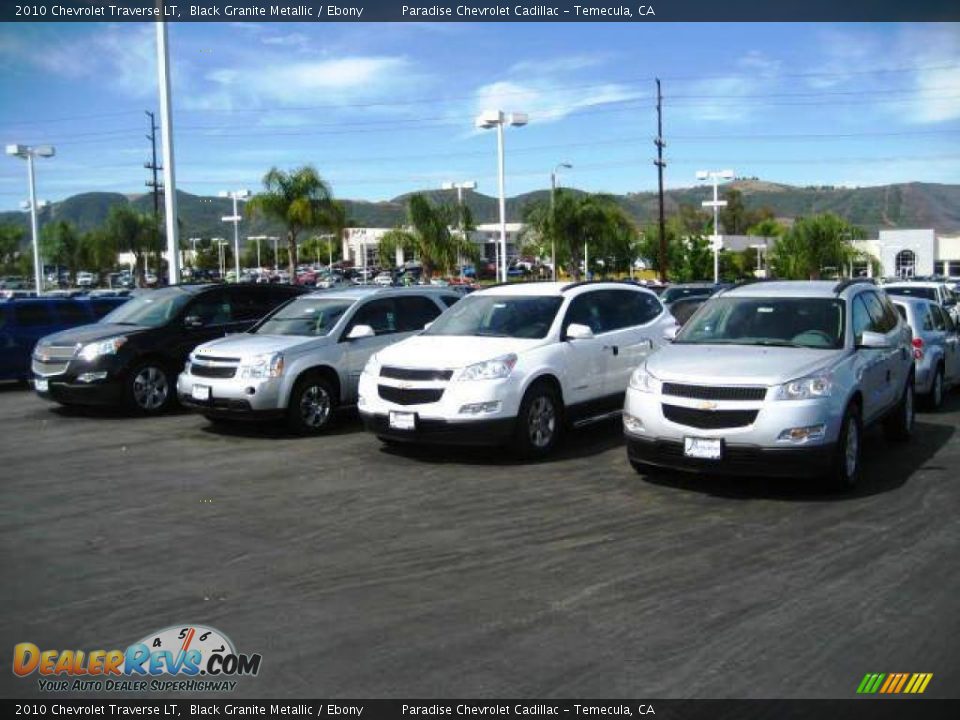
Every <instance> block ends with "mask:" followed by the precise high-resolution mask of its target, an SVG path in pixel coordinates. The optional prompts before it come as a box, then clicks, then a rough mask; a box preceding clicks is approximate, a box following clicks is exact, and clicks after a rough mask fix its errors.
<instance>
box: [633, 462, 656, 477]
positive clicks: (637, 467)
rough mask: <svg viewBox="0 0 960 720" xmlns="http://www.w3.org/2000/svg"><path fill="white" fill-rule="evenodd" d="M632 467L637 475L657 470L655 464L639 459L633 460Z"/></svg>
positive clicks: (648, 473)
mask: <svg viewBox="0 0 960 720" xmlns="http://www.w3.org/2000/svg"><path fill="white" fill-rule="evenodd" d="M630 467H632V468H633V470H634V472H636V473H637V475H650V474H652V473H653V472H654V470H655V468H654V466H653V465H647V464H646V463H642V462H638V461H637V460H631V461H630Z"/></svg>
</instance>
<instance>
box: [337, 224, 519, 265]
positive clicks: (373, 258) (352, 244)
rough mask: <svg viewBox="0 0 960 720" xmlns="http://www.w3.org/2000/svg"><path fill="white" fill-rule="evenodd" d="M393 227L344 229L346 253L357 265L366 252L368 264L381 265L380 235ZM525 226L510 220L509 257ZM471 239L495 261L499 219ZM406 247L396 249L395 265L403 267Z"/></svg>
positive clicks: (482, 251) (362, 263) (488, 258)
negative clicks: (404, 248)
mask: <svg viewBox="0 0 960 720" xmlns="http://www.w3.org/2000/svg"><path fill="white" fill-rule="evenodd" d="M392 229H393V228H346V229H345V230H344V231H343V257H344V259H345V260H349V261H351V262H353V264H354V265H355V266H357V267H362V266H363V265H364V262H363V255H364V253H365V254H366V256H367V258H366V265H368V266H376V265H380V239H381V238H382V237H383V236H384V235H385V234H387V233H388V232H390V230H392ZM522 230H523V223H507V257H508V258H512V257H516V255H517V248H518V247H519V235H520V233H521V231H522ZM470 240H472V241H473V242H474V243H475V244H476V245H477V246H478V249H479V251H480V257H482V258H484V259H486V260H488V261H490V262H495V261H496V259H497V258H498V257H499V252H500V223H484V224H482V225H477V229H476V230H474V231H473V232H471V233H470ZM414 259H415V258H412V257H411V258H408V257H405V256H404V253H403V250H397V253H396V257H395V258H394V260H395V263H396V266H397V267H400V266H401V265H403V264H404V263H405V262H406V261H408V260H414Z"/></svg>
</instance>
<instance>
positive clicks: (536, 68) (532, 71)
mask: <svg viewBox="0 0 960 720" xmlns="http://www.w3.org/2000/svg"><path fill="white" fill-rule="evenodd" d="M609 59H610V55H609V54H608V53H583V54H581V55H567V56H564V57H559V58H550V59H547V60H523V61H521V62H518V63H516V64H514V65H513V66H511V67H510V69H509V71H508V73H509V74H512V75H521V74H522V75H534V76H535V75H551V74H556V73H569V72H576V71H578V70H584V69H587V68H592V67H597V66H598V65H603V64H604V63H606V62H607V61H608V60H609Z"/></svg>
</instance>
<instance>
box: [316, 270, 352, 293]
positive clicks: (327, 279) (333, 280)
mask: <svg viewBox="0 0 960 720" xmlns="http://www.w3.org/2000/svg"><path fill="white" fill-rule="evenodd" d="M346 284H347V283H346V281H345V280H344V279H343V275H340V274H339V273H335V274H333V275H321V276H319V277H318V278H317V285H316V286H317V288H319V289H321V290H330V289H331V288H336V287H342V286H343V285H346Z"/></svg>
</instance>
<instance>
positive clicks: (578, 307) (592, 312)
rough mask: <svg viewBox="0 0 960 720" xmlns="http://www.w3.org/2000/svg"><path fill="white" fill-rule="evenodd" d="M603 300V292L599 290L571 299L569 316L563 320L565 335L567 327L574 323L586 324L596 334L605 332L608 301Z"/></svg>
mask: <svg viewBox="0 0 960 720" xmlns="http://www.w3.org/2000/svg"><path fill="white" fill-rule="evenodd" d="M603 300H604V298H603V297H602V293H600V292H599V291H593V292H586V293H583V294H582V295H577V297H575V298H574V299H573V300H571V301H570V307H569V308H567V316H566V317H565V318H564V321H563V334H564V335H565V334H566V332H567V328H569V327H570V326H571V325H573V324H577V325H586V326H587V327H588V328H590V329H591V330H592V331H593V334H594V335H599V334H600V333H602V332H604V314H605V313H606V311H607V303H605V302H604V301H603Z"/></svg>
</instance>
